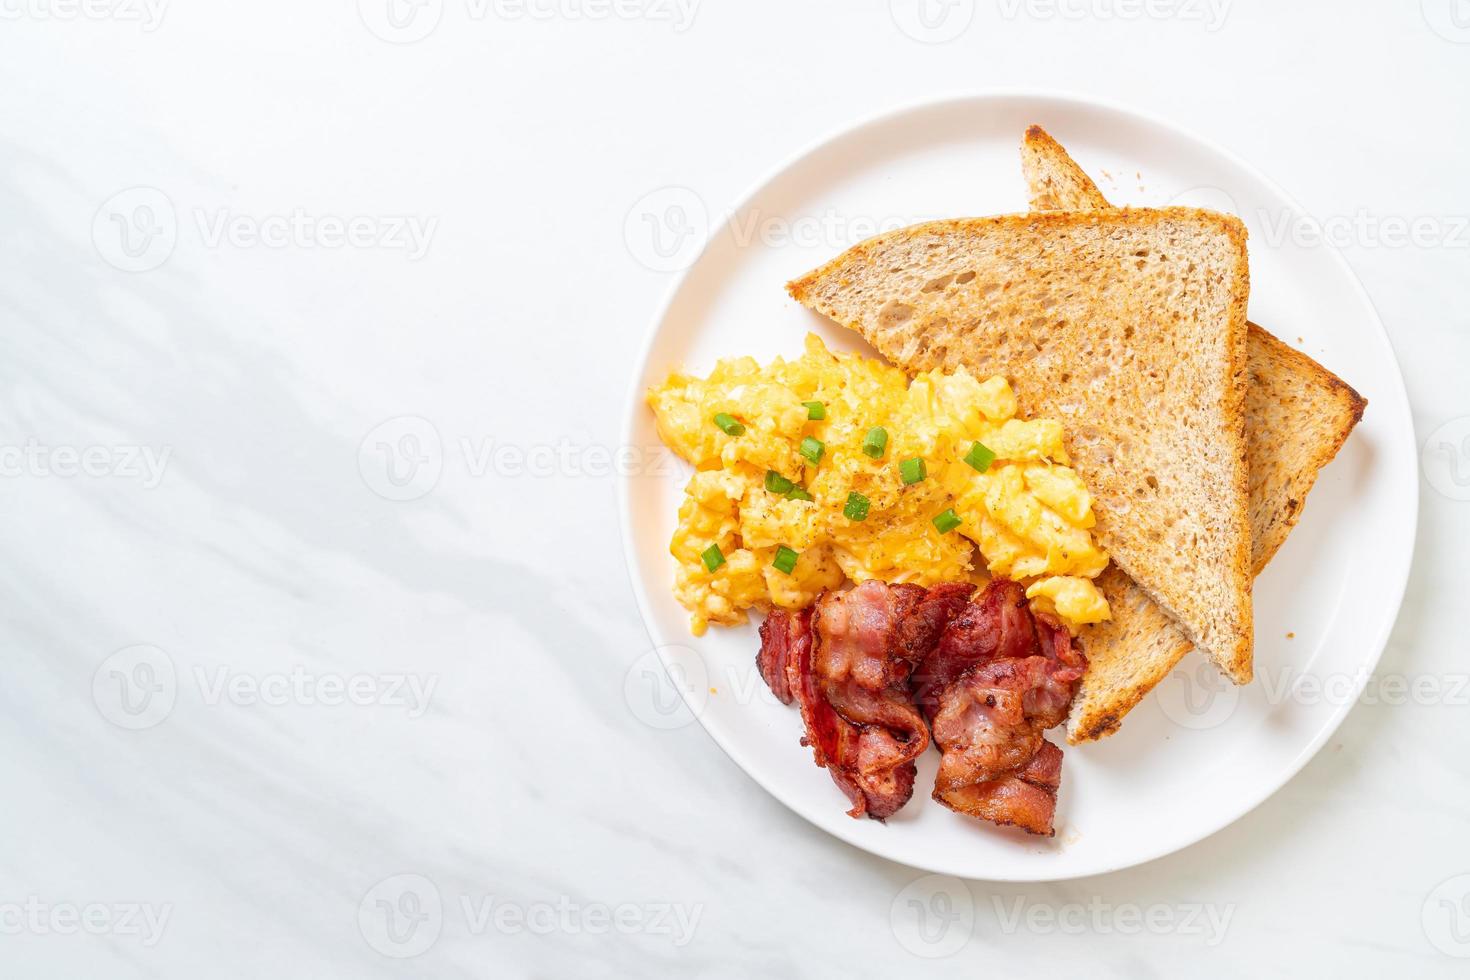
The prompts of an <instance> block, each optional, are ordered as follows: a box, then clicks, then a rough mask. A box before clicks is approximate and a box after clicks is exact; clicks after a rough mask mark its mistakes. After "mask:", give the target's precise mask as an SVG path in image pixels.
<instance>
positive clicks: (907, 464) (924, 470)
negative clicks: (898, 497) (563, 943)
mask: <svg viewBox="0 0 1470 980" xmlns="http://www.w3.org/2000/svg"><path fill="white" fill-rule="evenodd" d="M898 475H899V477H900V478H902V480H903V485H904V486H906V487H907V486H912V485H913V484H915V483H918V482H919V481H920V480H922V479H924V477H926V476H928V475H929V468H928V467H927V466H925V465H924V460H923V459H922V458H920V457H918V456H915V457H914V458H913V459H906V460H904V461H903V462H902V463H899V464H898Z"/></svg>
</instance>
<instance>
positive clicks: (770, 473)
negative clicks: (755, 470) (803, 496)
mask: <svg viewBox="0 0 1470 980" xmlns="http://www.w3.org/2000/svg"><path fill="white" fill-rule="evenodd" d="M794 486H796V484H794V483H792V482H791V481H790V480H788V479H786V477H784V476H782V475H781V474H780V473H777V472H776V471H775V470H766V489H767V490H769V491H771V493H790V492H791V488H792V487H794Z"/></svg>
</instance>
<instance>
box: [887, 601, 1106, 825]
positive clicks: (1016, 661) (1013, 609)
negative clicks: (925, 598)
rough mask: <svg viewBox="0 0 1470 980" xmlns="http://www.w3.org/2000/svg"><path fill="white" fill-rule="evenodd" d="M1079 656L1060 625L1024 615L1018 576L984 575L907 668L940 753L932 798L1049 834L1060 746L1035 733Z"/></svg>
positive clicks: (1075, 670)
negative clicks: (973, 596) (969, 599)
mask: <svg viewBox="0 0 1470 980" xmlns="http://www.w3.org/2000/svg"><path fill="white" fill-rule="evenodd" d="M1086 665H1087V662H1086V659H1085V658H1084V657H1083V656H1082V654H1081V653H1080V652H1078V651H1077V650H1076V648H1075V647H1074V645H1073V644H1072V638H1071V636H1070V635H1068V633H1067V631H1066V629H1065V628H1063V627H1062V626H1061V625H1060V624H1059V623H1057V622H1056V621H1055V620H1053V619H1051V618H1050V617H1048V616H1044V615H1038V616H1033V615H1032V614H1031V611H1030V609H1029V607H1028V606H1027V602H1026V593H1025V591H1024V590H1023V589H1022V588H1021V586H1020V585H1018V584H1017V583H1015V582H1010V581H1006V580H1003V579H997V580H996V581H994V582H992V583H991V584H990V585H989V586H988V587H987V588H986V590H985V592H984V594H983V595H982V596H981V598H980V601H979V602H976V603H970V604H969V605H968V606H967V607H966V609H965V610H964V611H962V612H961V613H959V615H957V616H956V617H955V618H954V619H953V621H951V622H950V624H949V626H948V627H947V628H946V629H945V631H944V634H943V635H942V636H941V637H940V640H939V643H938V644H937V645H936V647H935V648H934V651H933V652H932V653H931V654H930V655H929V656H928V657H926V658H924V660H923V662H922V663H921V664H920V665H919V667H918V668H917V670H916V671H915V674H914V677H913V684H914V690H915V700H916V702H917V703H918V705H919V706H920V708H921V709H922V710H923V712H924V714H925V716H926V717H927V718H928V719H929V722H930V724H931V726H932V728H933V732H934V741H935V743H936V744H937V745H938V746H939V749H940V752H941V753H942V756H941V758H940V762H939V774H938V776H937V777H936V778H935V781H934V798H935V799H936V800H938V801H939V802H940V803H942V804H944V805H945V806H947V807H949V808H950V809H952V810H956V811H959V812H961V813H968V814H971V815H972V816H977V817H982V818H984V819H987V820H993V821H995V822H996V823H1001V824H1015V825H1016V826H1019V827H1022V828H1024V829H1026V830H1028V831H1030V832H1031V833H1036V834H1046V835H1048V836H1049V835H1050V834H1051V833H1052V832H1053V831H1052V815H1053V812H1054V811H1055V806H1056V785H1057V784H1058V783H1059V781H1060V776H1061V750H1060V749H1057V748H1056V747H1055V746H1053V745H1051V744H1050V743H1048V742H1046V741H1045V740H1044V739H1043V738H1042V732H1044V731H1046V730H1047V729H1048V728H1051V727H1052V726H1054V725H1057V724H1059V723H1060V722H1061V721H1063V720H1064V719H1065V718H1066V716H1067V711H1068V709H1069V708H1070V707H1071V703H1072V696H1073V694H1074V693H1075V691H1076V685H1077V682H1078V680H1080V679H1081V677H1082V672H1083V670H1084V669H1085V667H1086ZM1053 753H1054V754H1055V755H1054V757H1053Z"/></svg>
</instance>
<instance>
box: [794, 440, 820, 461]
mask: <svg viewBox="0 0 1470 980" xmlns="http://www.w3.org/2000/svg"><path fill="white" fill-rule="evenodd" d="M826 451H827V447H826V446H825V445H823V444H822V440H820V439H813V438H812V437H811V436H807V437H806V438H805V439H803V440H801V448H800V449H798V450H797V452H799V453H801V454H802V455H803V456H805V457H806V458H807V459H809V460H811V461H812V464H813V465H815V464H817V463H820V462H821V461H822V453H824V452H826Z"/></svg>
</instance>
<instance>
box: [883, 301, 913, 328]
mask: <svg viewBox="0 0 1470 980" xmlns="http://www.w3.org/2000/svg"><path fill="white" fill-rule="evenodd" d="M913 315H914V308H913V307H912V306H910V305H909V304H907V303H900V302H899V301H898V300H896V299H895V300H889V301H888V302H887V303H886V304H884V306H883V309H881V310H879V311H878V326H880V327H883V328H884V329H892V328H894V327H896V326H898V325H899V324H900V323H906V322H907V321H908V319H909V317H911V316H913Z"/></svg>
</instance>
